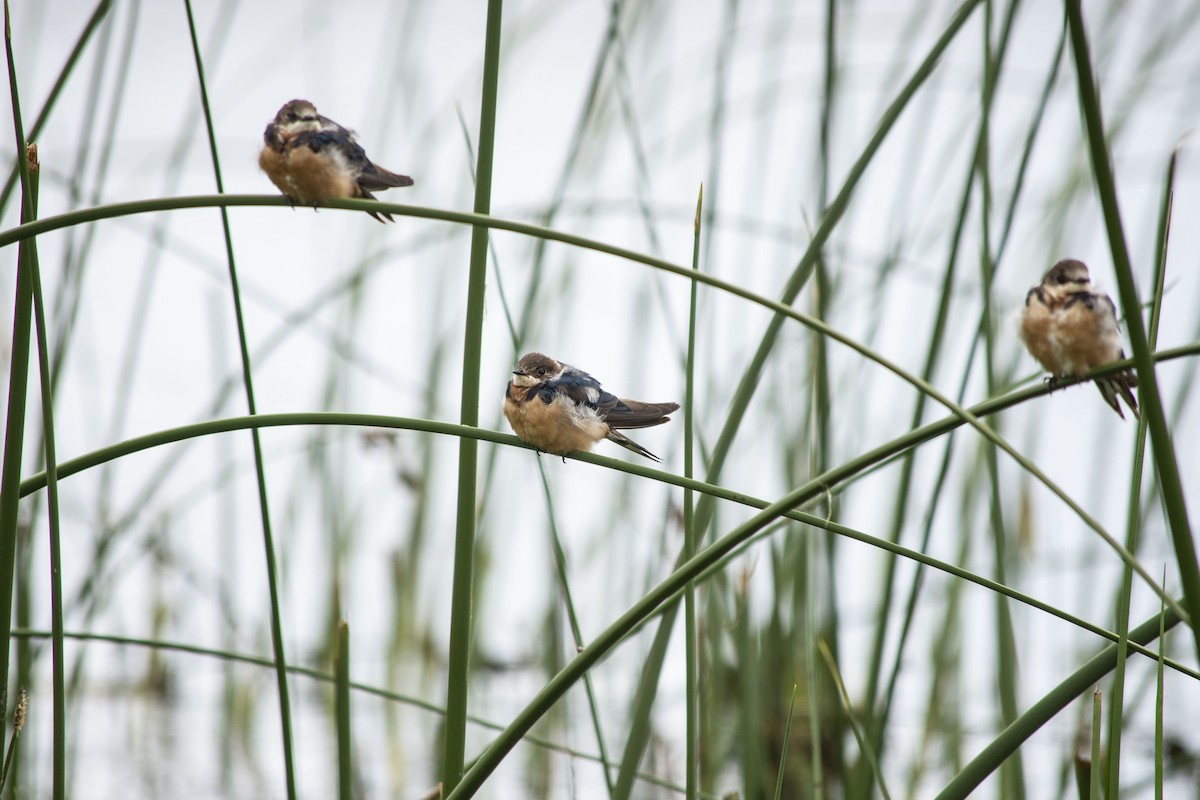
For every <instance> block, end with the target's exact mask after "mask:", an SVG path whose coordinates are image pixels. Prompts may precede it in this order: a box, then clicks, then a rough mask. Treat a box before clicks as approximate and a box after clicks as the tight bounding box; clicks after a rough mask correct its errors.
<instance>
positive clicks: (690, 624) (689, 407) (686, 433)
mask: <svg viewBox="0 0 1200 800" xmlns="http://www.w3.org/2000/svg"><path fill="white" fill-rule="evenodd" d="M703 208H704V184H701V185H700V193H699V194H698V195H697V197H696V217H695V221H694V223H693V226H692V270H693V271H697V272H698V271H699V270H700V228H701V222H700V221H701V219H702V217H701V211H702V210H703ZM698 288H699V284H698V283H696V282H695V281H692V287H691V293H690V294H689V295H688V341H687V367H686V373H685V375H684V381H685V384H684V391H683V477H685V478H688V479H690V478H692V476H693V462H694V459H695V428H694V426H695V424H696V417H695V401H696V295H697V289H698ZM695 552H696V507H695V498H694V497H693V495H692V490H691V489H684V490H683V558H684V560H686V559H689V558H691V557H692V555H693V554H694V553H695ZM683 634H684V659H685V660H686V661H685V664H684V692H685V706H686V709H685V712H684V721H685V726H684V735H685V737H686V739H685V742H684V748H685V756H684V785H685V786H687V797H688V800H693V799H694V798H695V797H696V795H697V794H698V792H699V791H700V686H699V676H698V672H699V664H700V643H699V640H698V639H697V632H696V587H695V585H694V584H689V585H688V588H687V593H686V594H684V596H683ZM792 701H793V702H795V693H793V695H792ZM780 774H781V775H782V768H781V769H780Z"/></svg>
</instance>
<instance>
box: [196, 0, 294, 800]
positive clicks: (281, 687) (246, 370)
mask: <svg viewBox="0 0 1200 800" xmlns="http://www.w3.org/2000/svg"><path fill="white" fill-rule="evenodd" d="M183 6H184V9H185V10H186V11H187V21H188V34H189V35H190V37H191V42H192V56H193V58H194V59H195V63H196V79H197V83H198V84H199V89H200V105H201V107H202V108H203V110H204V125H205V130H206V132H207V134H208V146H209V152H210V153H211V155H212V166H213V177H214V178H215V179H216V184H217V194H224V193H225V183H224V181H223V180H222V178H221V159H220V155H219V154H218V152H217V135H216V131H215V129H214V127H213V120H212V109H211V108H210V106H209V103H208V86H207V82H206V80H205V77H204V60H203V58H202V57H201V55H200V40H199V38H198V37H197V35H196V19H195V16H194V15H193V13H192V3H191V0H183ZM220 211H221V229H222V232H223V233H224V235H225V257H226V262H227V264H228V266H229V287H230V292H231V294H232V296H233V311H234V317H235V318H236V320H237V332H238V348H239V350H240V353H241V359H242V382H243V385H244V386H245V389H246V410H247V411H248V412H249V413H250V415H251V416H254V415H255V414H257V413H258V408H257V404H256V403H255V401H254V379H253V376H252V370H251V366H250V347H249V344H248V343H247V337H246V320H245V316H244V315H243V313H242V293H241V290H240V289H239V287H238V276H237V264H236V260H235V259H234V256H233V235H232V233H231V232H230V230H229V213H228V211H227V210H226V209H225V208H224V207H221V209H220ZM250 438H251V442H252V443H253V446H254V474H255V478H256V479H257V484H258V507H259V511H260V513H261V517H262V533H263V550H264V557H265V560H266V567H267V587H268V589H269V592H270V601H271V646H272V648H273V650H274V653H275V683H276V689H277V693H278V696H279V722H280V733H281V739H282V741H281V744H282V746H283V766H284V778H285V781H286V784H287V796H288V798H289V800H295V798H296V767H295V757H294V754H293V752H292V712H291V701H290V700H289V697H288V683H287V657H286V655H285V653H284V646H283V622H282V614H281V613H280V603H279V576H278V569H277V567H276V563H275V541H274V536H273V535H272V533H271V510H270V503H269V502H268V500H267V473H266V468H265V466H264V465H263V452H262V441H261V439H260V437H259V433H258V429H257V428H254V429H252V430H251V431H250Z"/></svg>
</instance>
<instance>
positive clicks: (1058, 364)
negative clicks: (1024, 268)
mask: <svg viewBox="0 0 1200 800" xmlns="http://www.w3.org/2000/svg"><path fill="white" fill-rule="evenodd" d="M1020 336H1021V341H1022V342H1024V343H1025V347H1027V348H1028V349H1029V352H1030V354H1031V355H1033V357H1034V358H1036V359H1037V360H1038V361H1039V362H1041V365H1042V366H1043V367H1045V368H1046V369H1047V370H1048V371H1049V372H1050V374H1051V376H1052V377H1051V382H1053V381H1054V380H1055V379H1057V378H1069V377H1079V378H1082V377H1086V376H1087V375H1088V374H1089V373H1090V372H1091V371H1092V370H1093V369H1096V368H1097V367H1101V366H1104V365H1105V364H1109V363H1111V362H1113V361H1119V360H1120V359H1123V358H1125V351H1123V350H1122V349H1121V333H1120V331H1119V330H1118V329H1117V308H1116V306H1114V305H1113V301H1112V298H1110V297H1109V296H1108V295H1106V294H1104V293H1103V292H1100V291H1097V290H1096V289H1095V288H1094V287H1093V286H1092V281H1091V279H1090V278H1089V277H1088V269H1087V267H1086V266H1085V265H1084V263H1083V262H1082V261H1076V260H1075V259H1072V258H1068V259H1063V260H1062V261H1059V262H1058V263H1057V264H1055V265H1054V266H1053V267H1051V268H1050V269H1049V271H1047V272H1046V274H1045V275H1044V276H1042V282H1041V283H1039V284H1038V285H1037V286H1034V287H1033V288H1032V289H1030V290H1029V293H1028V294H1026V295H1025V309H1024V311H1022V313H1021V328H1020ZM1095 383H1096V387H1097V388H1098V389H1099V390H1100V394H1101V395H1103V397H1104V401H1105V402H1106V403H1108V404H1109V405H1110V406H1112V407H1113V410H1114V411H1116V412H1117V414H1119V415H1120V416H1121V419H1124V418H1125V415H1124V414H1122V413H1121V406H1120V404H1119V403H1118V402H1117V398H1118V397H1120V398H1122V399H1124V400H1125V403H1126V405H1128V406H1129V410H1130V411H1132V412H1133V415H1134V416H1135V417H1136V416H1139V415H1138V406H1137V399H1136V398H1135V397H1134V396H1133V387H1135V386H1137V376H1136V375H1135V374H1134V373H1133V372H1132V371H1131V370H1123V371H1121V372H1118V373H1116V374H1114V375H1106V376H1104V377H1102V378H1096V380H1095Z"/></svg>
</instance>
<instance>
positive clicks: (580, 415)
mask: <svg viewBox="0 0 1200 800" xmlns="http://www.w3.org/2000/svg"><path fill="white" fill-rule="evenodd" d="M678 409H679V404H678V403H639V402H638V401H636V400H622V399H620V398H619V397H617V396H615V395H612V394H609V393H608V392H606V391H604V390H603V389H601V388H600V382H599V381H598V380H596V379H595V378H593V377H592V376H591V375H588V374H587V373H586V372H584V371H583V370H579V369H576V368H575V367H572V366H571V365H570V364H563V363H561V362H558V361H555V360H554V359H553V358H550V357H549V356H544V355H542V354H541V353H526V354H525V355H523V356H521V360H520V361H518V362H517V368H516V369H514V370H513V379H512V380H511V381H510V382H509V384H508V391H507V392H505V395H504V416H506V417H508V424H509V425H512V429H513V430H514V431H515V432H516V434H517V436H519V437H520V438H521V439H522V441H525V442H527V443H529V444H531V445H533V446H534V447H536V448H537V449H538V450H539V451H544V452H547V453H554V454H555V455H558V456H564V457H565V456H566V454H567V453H570V452H571V451H572V450H590V449H591V448H592V445H593V444H595V443H596V442H598V441H600V440H601V439H608V440H610V441H613V442H616V443H617V444H619V445H621V446H622V447H624V448H626V449H629V450H632V451H633V452H635V453H637V454H638V455H642V456H645V457H646V458H649V459H651V460H653V461H661V459H660V458H659V457H658V456H656V455H654V454H653V453H651V452H650V451H649V450H647V449H646V448H644V447H642V446H641V445H639V444H638V443H637V442H634V441H633V440H632V439H630V438H629V437H627V436H625V435H624V434H622V433H620V431H619V430H618V429H619V428H649V427H651V426H652V425H661V424H662V423H664V422H666V421H667V420H668V419H669V417H668V416H667V415H668V414H670V413H671V412H672V411H677V410H678Z"/></svg>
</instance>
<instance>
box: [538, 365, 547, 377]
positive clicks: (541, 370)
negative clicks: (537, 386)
mask: <svg viewBox="0 0 1200 800" xmlns="http://www.w3.org/2000/svg"><path fill="white" fill-rule="evenodd" d="M537 374H538V377H539V378H544V377H546V368H545V367H538V370H537Z"/></svg>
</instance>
